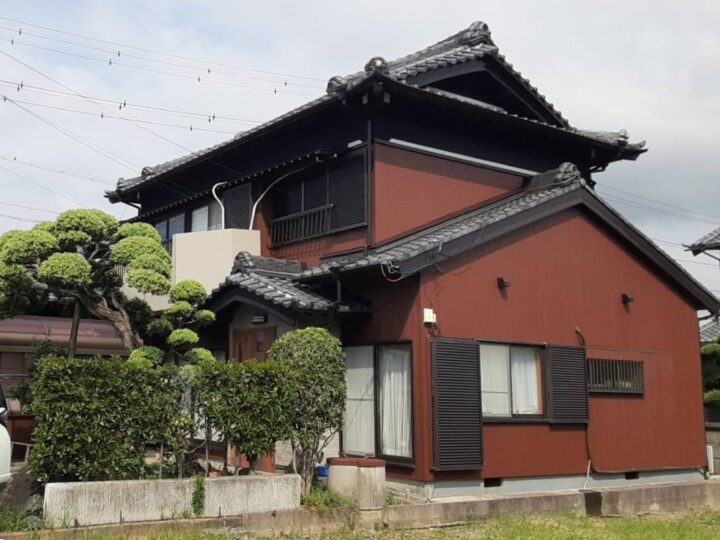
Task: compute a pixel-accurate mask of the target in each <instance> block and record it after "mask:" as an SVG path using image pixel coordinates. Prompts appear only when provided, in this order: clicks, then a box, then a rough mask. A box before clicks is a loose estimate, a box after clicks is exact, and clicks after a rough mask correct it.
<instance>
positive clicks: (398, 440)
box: [378, 345, 412, 458]
mask: <svg viewBox="0 0 720 540" xmlns="http://www.w3.org/2000/svg"><path fill="white" fill-rule="evenodd" d="M379 353H380V354H379V357H378V379H379V385H378V386H379V390H380V396H379V403H378V405H379V410H380V415H379V417H380V439H381V441H380V442H381V444H380V446H381V448H380V452H381V454H382V455H385V456H397V457H403V458H411V457H412V401H411V393H410V387H411V383H410V364H411V354H410V346H409V345H383V346H382V347H380V351H379Z"/></svg>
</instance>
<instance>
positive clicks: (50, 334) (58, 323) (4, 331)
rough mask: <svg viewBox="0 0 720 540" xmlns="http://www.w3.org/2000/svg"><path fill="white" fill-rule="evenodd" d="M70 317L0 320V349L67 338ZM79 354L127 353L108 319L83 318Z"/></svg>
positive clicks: (62, 341) (24, 348)
mask: <svg viewBox="0 0 720 540" xmlns="http://www.w3.org/2000/svg"><path fill="white" fill-rule="evenodd" d="M71 325H72V319H69V318H66V317H40V316H31V315H27V316H22V317H14V318H12V319H4V320H0V351H20V352H26V351H29V350H31V349H32V347H33V344H34V342H36V341H37V340H44V339H48V340H50V341H52V342H54V343H57V344H59V345H67V344H68V342H69V341H70V327H71ZM77 352H78V354H121V355H124V354H126V352H125V350H124V349H123V346H122V342H121V341H120V337H119V336H118V333H117V331H116V330H115V328H114V327H113V326H112V325H111V324H110V323H108V322H107V321H98V320H93V319H82V320H81V321H80V328H79V330H78V345H77Z"/></svg>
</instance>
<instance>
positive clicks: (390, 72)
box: [107, 21, 645, 201]
mask: <svg viewBox="0 0 720 540" xmlns="http://www.w3.org/2000/svg"><path fill="white" fill-rule="evenodd" d="M486 55H490V56H492V57H493V58H495V59H496V60H498V61H499V62H500V63H502V64H503V65H504V66H505V67H507V68H508V69H509V70H510V71H511V72H512V73H513V75H514V76H515V77H516V79H517V80H518V81H520V82H521V84H523V85H524V86H525V87H526V88H527V89H528V90H529V91H530V92H532V93H533V94H534V95H535V96H536V97H537V98H538V99H539V100H540V101H541V102H543V103H544V104H545V105H546V106H547V107H548V109H549V110H550V111H552V112H553V113H554V114H555V115H556V116H557V117H558V119H559V122H560V125H559V126H552V127H555V128H557V129H561V130H565V131H568V132H571V133H574V134H576V135H579V136H581V137H585V138H588V139H592V140H596V141H600V142H604V143H606V144H610V145H613V146H618V147H619V148H620V149H624V148H628V149H634V150H642V148H643V147H644V144H645V143H644V142H642V143H637V144H630V143H629V142H628V137H627V133H626V132H624V131H618V132H595V131H586V130H579V129H576V128H573V127H571V126H570V125H569V124H568V122H567V120H565V119H564V118H563V117H562V115H561V114H560V112H559V111H557V110H556V109H555V108H554V107H553V105H552V104H551V103H549V102H548V101H547V100H546V99H545V96H543V95H542V94H541V93H540V92H539V91H538V90H537V88H535V87H534V86H532V85H531V84H530V82H529V81H528V80H527V79H526V78H524V77H523V76H522V75H521V74H520V73H519V72H517V71H516V70H515V69H514V68H513V66H512V64H510V63H508V62H507V61H506V60H505V57H504V56H503V55H502V54H500V53H499V52H498V48H497V46H496V45H495V43H494V42H493V40H492V38H491V37H490V30H489V29H488V26H487V25H486V24H485V23H483V22H480V21H477V22H474V23H472V24H471V25H470V26H469V27H468V28H466V29H464V30H461V31H460V32H458V33H456V34H454V35H452V36H450V37H448V38H446V39H444V40H442V41H439V42H438V43H435V44H434V45H431V46H429V47H426V48H424V49H422V50H420V51H417V52H415V53H412V54H410V55H407V56H404V57H402V58H398V59H396V60H392V61H390V62H387V61H385V60H384V59H383V58H381V57H374V58H372V59H370V61H369V62H368V63H367V64H366V66H365V69H364V70H363V71H360V72H357V73H354V74H352V75H348V76H344V77H341V76H336V77H332V78H331V79H330V81H329V82H328V85H327V94H326V95H323V96H320V97H318V98H317V99H314V100H312V101H310V102H308V103H306V104H304V105H301V106H300V107H297V108H295V109H293V110H291V111H288V112H287V113H285V114H283V115H281V116H278V117H277V118H274V119H272V120H270V121H268V122H265V123H263V124H260V125H258V126H256V127H254V128H252V129H250V130H248V131H244V132H240V133H238V134H237V135H235V137H233V138H232V139H231V140H229V141H225V142H222V143H219V144H216V145H214V146H211V147H209V148H205V149H203V150H199V151H197V152H192V153H189V154H187V155H185V156H182V157H179V158H177V159H173V160H170V161H166V162H164V163H161V164H159V165H155V166H150V167H145V168H143V170H142V173H141V175H140V176H137V177H134V178H128V179H125V178H121V179H120V180H118V183H117V186H116V189H115V190H113V191H108V192H107V196H108V198H110V200H111V201H113V200H117V198H118V196H119V195H120V194H122V193H124V192H126V191H128V190H131V189H133V188H136V187H139V186H141V185H143V184H145V183H148V182H151V181H153V180H156V179H158V178H159V177H161V176H162V175H164V174H166V173H168V172H170V171H173V170H175V169H177V168H179V167H182V166H184V165H187V164H189V163H191V162H192V161H194V160H196V159H202V158H208V157H209V156H210V155H211V154H213V153H214V152H215V151H218V150H222V149H223V148H226V147H229V146H231V145H233V144H236V143H240V142H242V141H243V140H245V139H246V138H248V137H250V136H252V135H254V134H256V133H258V132H260V131H263V130H265V129H268V128H270V127H273V126H276V125H278V124H281V123H282V122H283V121H285V120H288V119H290V118H292V117H294V116H296V115H298V114H300V113H302V112H306V111H309V110H311V109H314V108H318V107H321V106H323V105H324V104H327V103H330V102H331V101H334V100H340V99H343V97H344V94H345V93H346V92H347V91H348V90H350V89H352V88H354V87H356V86H358V85H360V84H361V83H363V82H364V81H365V80H367V79H368V78H369V77H371V76H373V75H374V74H376V73H379V74H382V75H383V76H385V77H388V78H390V79H392V80H394V81H397V82H400V83H404V84H407V85H409V86H412V85H413V81H412V79H413V77H415V76H417V75H420V74H422V73H427V72H428V71H432V70H436V69H441V68H443V67H446V66H450V65H454V64H458V63H464V62H469V61H472V60H476V59H479V58H482V57H483V56H486ZM422 90H423V91H425V92H427V93H431V94H434V95H438V96H442V97H444V98H447V99H453V100H456V101H460V102H463V103H465V104H467V105H472V106H475V107H478V108H484V109H489V110H492V111H494V112H496V113H498V114H506V115H508V116H512V117H516V118H521V119H523V120H527V121H530V122H534V123H537V124H543V125H546V126H549V124H545V123H544V122H541V121H539V120H534V119H528V118H523V117H520V116H518V115H515V114H510V113H507V112H506V111H504V110H503V109H502V108H500V107H497V106H495V105H491V104H488V103H484V102H482V101H478V100H474V99H470V98H467V97H465V96H460V95H458V94H454V93H451V92H446V91H443V90H438V89H435V88H431V87H426V88H423V89H422Z"/></svg>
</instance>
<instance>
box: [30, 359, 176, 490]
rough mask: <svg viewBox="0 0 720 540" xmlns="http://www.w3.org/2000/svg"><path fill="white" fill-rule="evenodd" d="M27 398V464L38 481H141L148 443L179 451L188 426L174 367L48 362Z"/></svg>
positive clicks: (41, 367)
mask: <svg viewBox="0 0 720 540" xmlns="http://www.w3.org/2000/svg"><path fill="white" fill-rule="evenodd" d="M32 392H33V397H34V402H33V411H34V412H35V415H36V425H35V430H34V432H33V442H34V448H33V451H32V453H31V456H30V466H31V468H32V470H33V472H34V473H35V474H36V475H37V478H38V480H40V481H41V482H49V481H74V480H104V479H120V478H141V477H143V476H144V475H145V472H146V470H145V463H144V454H145V447H146V445H147V444H151V443H163V444H164V445H165V446H166V447H167V448H168V449H169V450H171V451H177V450H178V449H180V448H181V445H182V440H183V436H184V433H185V430H186V429H187V427H188V426H187V419H186V418H185V416H184V415H183V413H182V408H181V406H180V402H181V397H182V395H183V392H184V385H183V381H182V378H181V377H180V371H179V370H178V369H177V368H175V367H174V366H163V367H148V366H147V365H146V364H142V363H138V362H131V363H128V362H125V361H124V360H122V359H120V358H117V357H114V358H104V357H96V358H92V359H68V358H64V357H58V356H48V357H45V358H43V359H41V360H40V361H39V362H38V366H37V377H36V379H35V382H34V384H33V389H32Z"/></svg>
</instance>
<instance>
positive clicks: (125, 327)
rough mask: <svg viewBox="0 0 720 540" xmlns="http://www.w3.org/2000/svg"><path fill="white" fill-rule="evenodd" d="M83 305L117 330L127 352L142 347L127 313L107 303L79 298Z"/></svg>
mask: <svg viewBox="0 0 720 540" xmlns="http://www.w3.org/2000/svg"><path fill="white" fill-rule="evenodd" d="M81 301H82V303H83V305H84V306H85V307H86V308H87V309H88V311H90V313H92V314H93V315H95V316H96V317H98V318H100V319H104V320H106V321H108V322H109V323H110V324H112V325H113V327H114V328H115V329H116V330H117V331H118V334H119V335H120V341H122V344H123V348H124V349H125V350H126V351H127V352H132V351H133V350H134V349H137V348H138V347H142V345H143V342H142V339H140V336H138V335H137V334H136V333H135V332H133V329H132V326H131V325H130V319H129V318H128V316H127V314H125V313H123V312H121V311H116V310H114V309H111V308H110V307H108V306H107V304H103V303H100V302H96V301H93V300H91V299H89V298H81Z"/></svg>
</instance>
